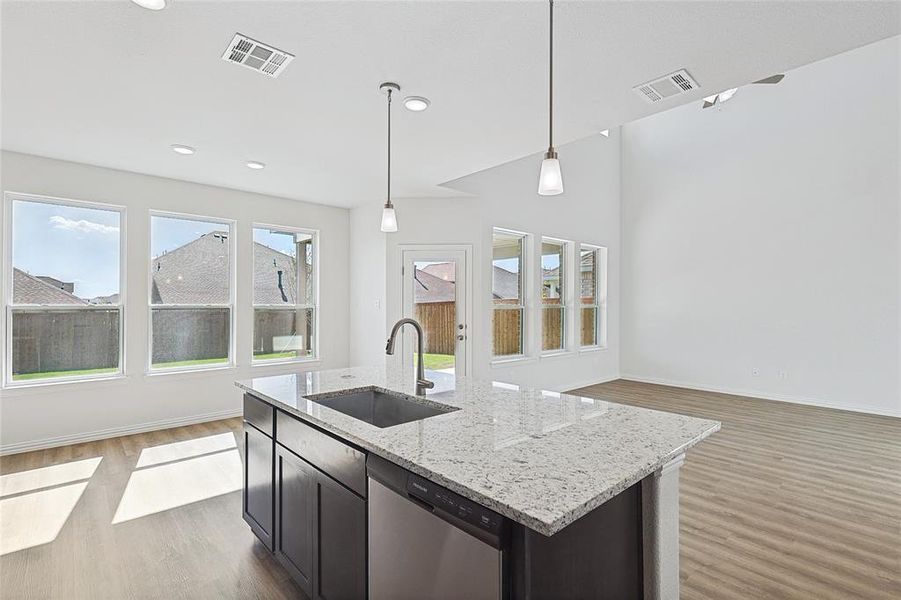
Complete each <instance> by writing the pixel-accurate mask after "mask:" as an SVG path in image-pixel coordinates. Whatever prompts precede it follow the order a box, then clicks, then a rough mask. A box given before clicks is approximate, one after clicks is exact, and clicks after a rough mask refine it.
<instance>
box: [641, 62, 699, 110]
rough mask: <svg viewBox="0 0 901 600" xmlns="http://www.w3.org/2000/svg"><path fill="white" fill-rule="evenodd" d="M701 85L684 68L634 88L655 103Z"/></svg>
mask: <svg viewBox="0 0 901 600" xmlns="http://www.w3.org/2000/svg"><path fill="white" fill-rule="evenodd" d="M699 87H701V86H699V85H698V83H697V82H696V81H695V80H694V79H692V78H691V75H689V74H688V71H686V70H685V69H682V70H680V71H676V72H675V73H670V74H669V75H666V76H665V77H661V78H659V79H655V80H654V81H649V82H647V83H643V84H641V85H637V86H635V87H634V88H632V89H633V90H635V93H637V94H638V95H639V96H641V97H642V98H644V99H645V100H647V101H648V102H650V103H652V104H653V103H654V102H659V101H661V100H663V99H664V98H669V97H670V96H675V95H676V94H684V93H685V92H690V91H692V90H695V89H697V88H699Z"/></svg>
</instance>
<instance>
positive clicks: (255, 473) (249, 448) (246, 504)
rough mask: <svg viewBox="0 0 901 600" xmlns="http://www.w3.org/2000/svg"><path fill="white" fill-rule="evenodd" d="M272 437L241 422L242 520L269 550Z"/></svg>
mask: <svg viewBox="0 0 901 600" xmlns="http://www.w3.org/2000/svg"><path fill="white" fill-rule="evenodd" d="M274 451H275V443H274V441H273V439H272V438H271V437H269V436H268V435H266V434H265V433H263V432H262V431H260V430H258V429H257V428H256V427H254V426H253V425H251V424H249V423H244V497H243V513H244V515H243V516H244V520H245V521H247V523H248V524H249V525H250V528H251V529H252V530H253V532H254V533H255V534H256V536H257V537H258V538H260V540H261V541H262V542H263V543H264V544H265V545H266V547H267V548H269V549H270V550H271V549H272V541H273V539H272V532H273V506H272V504H273V487H272V479H273V471H272V467H273V453H274Z"/></svg>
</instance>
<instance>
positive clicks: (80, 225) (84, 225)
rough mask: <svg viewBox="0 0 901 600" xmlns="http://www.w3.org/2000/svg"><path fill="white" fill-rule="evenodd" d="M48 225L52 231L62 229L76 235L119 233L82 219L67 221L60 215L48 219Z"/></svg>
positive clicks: (117, 230) (108, 226) (113, 228)
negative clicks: (73, 232)
mask: <svg viewBox="0 0 901 600" xmlns="http://www.w3.org/2000/svg"><path fill="white" fill-rule="evenodd" d="M50 224H51V225H53V228H54V229H64V230H66V231H75V232H77V233H119V228H118V227H114V226H112V225H104V224H102V223H95V222H93V221H86V220H84V219H79V220H77V221H76V220H75V219H67V218H66V217H63V216H60V215H53V216H52V217H50Z"/></svg>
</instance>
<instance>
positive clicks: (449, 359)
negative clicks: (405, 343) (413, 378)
mask: <svg viewBox="0 0 901 600" xmlns="http://www.w3.org/2000/svg"><path fill="white" fill-rule="evenodd" d="M413 360H414V361H415V360H416V358H415V355H414V358H413ZM422 362H424V363H425V368H426V369H432V370H437V369H450V368H451V367H453V366H454V355H453V354H423V355H422ZM414 364H415V363H414Z"/></svg>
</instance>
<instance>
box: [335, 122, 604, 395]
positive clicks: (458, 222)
mask: <svg viewBox="0 0 901 600" xmlns="http://www.w3.org/2000/svg"><path fill="white" fill-rule="evenodd" d="M559 152H560V159H561V163H562V165H563V176H564V181H565V184H566V193H564V194H563V195H562V196H552V197H540V196H538V195H537V193H536V186H537V178H538V167H539V164H540V161H541V156H540V155H538V154H536V155H533V156H529V157H526V158H523V159H520V160H517V161H514V162H511V163H508V164H505V165H501V166H498V167H494V168H491V169H488V170H486V171H482V172H480V173H476V174H473V175H470V176H468V177H465V178H463V179H461V180H458V181H456V182H454V187H455V188H457V189H459V190H461V191H463V192H465V193H467V194H471V197H467V198H453V199H400V200H397V201H396V202H395V205H396V207H397V215H398V216H397V218H398V223H399V231H398V233H393V234H388V235H387V244H386V247H385V253H386V254H385V257H384V258H383V259H382V271H381V274H382V276H383V277H382V278H383V280H386V281H387V289H386V290H385V296H384V297H382V296H379V293H380V292H381V290H378V291H376V290H370V289H368V288H365V289H363V290H362V292H361V296H362V297H361V298H360V299H359V300H360V301H361V302H362V303H363V304H364V305H365V307H366V310H367V313H366V314H367V319H368V317H369V316H371V317H372V318H373V319H377V318H378V313H377V312H376V311H374V310H373V307H374V305H375V302H376V301H379V302H381V303H383V304H384V303H385V302H387V306H386V310H385V311H384V318H387V319H388V322H393V321H394V320H395V319H397V318H398V317H399V316H400V305H401V294H400V286H401V278H400V262H399V260H398V259H399V249H398V247H399V245H402V244H466V245H471V246H472V266H473V269H472V270H473V273H472V274H471V280H472V282H473V286H474V289H473V294H472V297H473V298H474V301H473V306H472V307H471V314H472V323H471V325H470V330H469V336H470V340H471V350H472V352H473V356H472V365H473V369H472V372H471V373H470V375H471V376H474V377H477V378H481V379H491V380H499V381H505V382H510V383H516V384H520V385H527V386H536V387H542V388H547V389H558V390H562V389H572V388H573V387H578V386H580V385H586V384H589V383H594V382H598V381H603V380H608V379H615V378H616V377H617V375H618V370H619V363H618V360H619V356H618V355H619V260H620V252H619V250H620V248H619V245H620V214H619V192H620V188H619V138H618V133H617V132H615V131H611V136H610V138H609V139H608V138H604V137H602V136H600V135H597V136H594V137H591V138H586V139H584V140H579V141H577V142H574V143H572V144H567V145H565V146H563V147H561V148H559ZM353 212H354V216H353V217H352V219H351V220H352V231H357V230H356V227H357V226H359V227H360V229H361V230H362V231H365V232H366V234H369V232H378V227H379V213H380V207H378V206H377V203H373V206H372V207H366V208H363V209H356V210H355V211H353ZM493 227H504V228H510V229H515V230H519V231H523V232H527V233H531V234H533V235H534V236H535V238H536V240H538V239H540V237H541V236H542V235H547V236H553V237H558V238H563V239H567V240H571V241H574V242H585V243H591V244H597V245H602V246H606V247H607V248H608V249H609V255H608V311H607V318H608V336H607V342H608V343H607V348H606V349H605V350H601V351H596V352H586V353H580V352H578V351H573V352H570V353H567V354H565V355H563V356H555V357H547V358H541V359H539V358H537V357H531V358H530V359H528V360H525V361H522V362H517V363H511V364H505V365H503V366H492V365H491V311H490V303H491V280H490V277H491V270H490V268H488V267H489V264H490V261H491V247H492V246H491V235H492V228H493ZM355 235H356V234H355V233H352V237H354V236H355ZM352 243H353V242H352ZM361 246H362V248H363V250H364V252H366V253H368V252H369V251H370V250H369V249H370V246H369V245H368V244H362V245H361ZM379 251H381V250H380V249H379ZM534 251H535V252H534V256H535V259H536V264H537V257H538V253H539V252H540V251H539V245H538V244H537V243H536V244H535V247H534ZM358 260H361V261H365V264H366V265H371V263H372V255H367V256H360V255H359V254H358V253H356V252H354V253H353V262H354V263H356V262H357V261H358ZM355 268H356V266H355ZM366 268H367V269H368V268H372V267H370V266H367V267H366ZM386 269H387V271H386ZM386 272H387V276H386V277H385V276H384V274H385V273H386ZM536 296H537V290H536V293H535V294H533V296H532V299H533V300H535V298H536ZM530 314H531V318H530V322H531V323H532V324H533V331H534V325H537V311H535V310H532V311H530ZM354 322H355V323H357V325H356V326H354V327H352V330H351V339H352V345H354V344H361V345H365V346H366V347H367V348H375V349H376V353H375V355H370V356H369V358H370V359H372V360H375V359H378V360H382V358H380V356H381V355H383V352H384V350H383V348H384V339H385V327H386V326H387V323H386V322H384V321H383V323H382V324H379V325H375V324H374V321H373V322H372V323H367V322H366V319H360V320H359V321H354ZM363 325H366V327H365V328H364V327H363ZM352 352H353V350H352ZM353 356H354V358H355V359H358V360H360V361H362V360H363V357H362V355H356V354H355V355H353ZM360 364H365V363H363V362H360Z"/></svg>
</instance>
